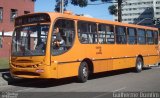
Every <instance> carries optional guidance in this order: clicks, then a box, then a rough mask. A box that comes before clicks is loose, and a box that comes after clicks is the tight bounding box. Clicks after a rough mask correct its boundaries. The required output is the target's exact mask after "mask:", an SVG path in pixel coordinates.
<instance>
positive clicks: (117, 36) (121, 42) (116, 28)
mask: <svg viewBox="0 0 160 98" xmlns="http://www.w3.org/2000/svg"><path fill="white" fill-rule="evenodd" d="M118 28H123V29H124V32H123V34H118V33H119V31H118ZM115 31H116V33H115V34H116V44H120V45H124V44H127V32H126V26H119V25H117V26H115ZM119 37H120V38H121V41H120V43H119V42H118V40H117V39H118V38H119ZM123 38H125V39H123ZM122 39H123V40H125V43H124V42H123V40H122Z"/></svg>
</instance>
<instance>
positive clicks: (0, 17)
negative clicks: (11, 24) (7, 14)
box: [0, 7, 3, 22]
mask: <svg viewBox="0 0 160 98" xmlns="http://www.w3.org/2000/svg"><path fill="white" fill-rule="evenodd" d="M0 22H3V7H0Z"/></svg>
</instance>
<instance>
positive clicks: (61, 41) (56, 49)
mask: <svg viewBox="0 0 160 98" xmlns="http://www.w3.org/2000/svg"><path fill="white" fill-rule="evenodd" d="M74 36H75V30H74V21H73V20H65V19H59V20H57V21H56V23H55V25H54V28H53V33H52V46H51V47H52V55H60V54H62V53H64V52H66V51H68V50H69V49H70V48H71V47H72V45H73V41H74Z"/></svg>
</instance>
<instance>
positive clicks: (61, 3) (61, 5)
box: [60, 0, 64, 13]
mask: <svg viewBox="0 0 160 98" xmlns="http://www.w3.org/2000/svg"><path fill="white" fill-rule="evenodd" d="M63 7H64V0H61V2H60V12H61V13H63V9H64V8H63Z"/></svg>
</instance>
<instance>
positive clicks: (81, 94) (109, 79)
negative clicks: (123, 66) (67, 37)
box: [0, 67, 160, 98]
mask: <svg viewBox="0 0 160 98" xmlns="http://www.w3.org/2000/svg"><path fill="white" fill-rule="evenodd" d="M0 92H2V93H1V95H2V97H4V96H5V95H8V93H7V94H6V92H14V93H11V94H10V95H14V96H18V98H21V97H22V96H23V98H32V97H33V98H35V96H36V97H37V96H38V97H37V98H63V97H66V98H75V97H76V98H106V96H110V97H113V93H115V92H135V93H138V94H139V93H140V92H160V67H153V68H146V69H144V70H143V71H142V72H141V73H135V72H133V71H132V70H130V69H128V70H119V71H112V72H105V73H100V74H96V75H94V76H93V77H91V78H90V79H89V80H88V81H87V82H86V83H78V82H77V80H76V77H73V78H66V79H60V80H53V79H52V80H37V81H32V82H28V81H27V80H26V82H24V83H18V84H11V85H6V86H1V87H0ZM1 95H0V97H1ZM53 96H54V97H53ZM139 96H140V95H139ZM157 96H158V97H155V98H160V93H158V95H157ZM114 97H115V96H114ZM135 98H136V97H135ZM137 98H138V97H137ZM147 98H148V97H147Z"/></svg>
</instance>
